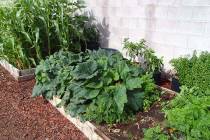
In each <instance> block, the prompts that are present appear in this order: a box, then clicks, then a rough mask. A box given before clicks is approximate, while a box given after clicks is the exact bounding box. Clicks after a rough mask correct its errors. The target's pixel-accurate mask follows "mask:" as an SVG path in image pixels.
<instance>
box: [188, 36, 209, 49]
mask: <svg viewBox="0 0 210 140" xmlns="http://www.w3.org/2000/svg"><path fill="white" fill-rule="evenodd" d="M188 48H190V49H195V50H203V51H210V37H203V36H191V37H189V39H188Z"/></svg>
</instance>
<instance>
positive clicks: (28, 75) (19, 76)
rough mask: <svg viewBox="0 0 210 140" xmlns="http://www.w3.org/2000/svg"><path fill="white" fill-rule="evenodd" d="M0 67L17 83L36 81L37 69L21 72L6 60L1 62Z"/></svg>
mask: <svg viewBox="0 0 210 140" xmlns="http://www.w3.org/2000/svg"><path fill="white" fill-rule="evenodd" d="M0 65H1V66H2V67H4V68H5V69H6V70H7V71H8V72H9V73H10V74H11V75H12V76H13V77H14V78H15V79H16V80H17V81H27V80H31V79H34V77H35V75H34V73H35V68H32V69H25V70H19V69H17V68H15V67H14V66H13V65H11V64H10V63H8V62H7V61H6V60H0Z"/></svg>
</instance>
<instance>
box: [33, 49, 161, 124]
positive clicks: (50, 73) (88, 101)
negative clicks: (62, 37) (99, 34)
mask: <svg viewBox="0 0 210 140" xmlns="http://www.w3.org/2000/svg"><path fill="white" fill-rule="evenodd" d="M39 95H42V96H43V97H45V98H47V99H52V98H53V96H58V97H59V98H60V99H62V102H61V104H60V105H62V106H64V107H65V111H66V112H67V113H69V114H70V115H71V116H72V117H76V116H78V117H80V119H81V120H94V121H96V122H99V123H100V122H107V123H115V122H121V121H123V120H126V119H128V118H129V117H130V116H132V115H133V114H134V113H136V112H138V111H142V110H143V109H144V108H147V107H148V106H149V104H146V105H145V104H144V100H149V99H150V97H152V98H151V100H152V101H153V102H154V100H155V99H157V98H154V97H153V96H155V97H158V96H159V92H157V91H156V90H155V85H154V83H153V80H152V78H151V75H149V74H145V72H144V71H143V70H142V69H141V68H140V67H139V66H136V65H134V64H132V63H131V62H130V61H128V60H126V59H124V58H123V56H122V55H121V54H120V53H118V52H109V51H106V50H101V49H99V50H98V51H87V52H85V53H78V54H74V53H70V52H64V51H60V52H59V53H55V54H54V55H52V56H50V57H49V58H48V59H46V60H45V61H41V63H40V65H39V66H37V68H36V85H35V87H34V90H33V96H39ZM151 103H152V102H151Z"/></svg>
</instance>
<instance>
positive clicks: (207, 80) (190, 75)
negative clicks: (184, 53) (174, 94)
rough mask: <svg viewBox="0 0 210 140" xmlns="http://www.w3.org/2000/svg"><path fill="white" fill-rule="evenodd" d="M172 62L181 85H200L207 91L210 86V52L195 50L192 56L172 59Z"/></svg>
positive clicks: (202, 89) (201, 88)
mask: <svg viewBox="0 0 210 140" xmlns="http://www.w3.org/2000/svg"><path fill="white" fill-rule="evenodd" d="M171 64H172V66H173V67H174V69H175V70H176V72H177V75H178V78H179V81H180V83H181V85H186V86H187V87H189V88H190V87H194V86H195V87H199V88H200V90H201V91H203V92H205V91H206V90H208V89H209V88H210V53H208V52H201V54H200V55H197V53H196V52H194V54H193V56H192V57H180V58H177V59H173V60H171Z"/></svg>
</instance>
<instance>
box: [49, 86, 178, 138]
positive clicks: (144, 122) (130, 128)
mask: <svg viewBox="0 0 210 140" xmlns="http://www.w3.org/2000/svg"><path fill="white" fill-rule="evenodd" d="M157 88H158V89H159V90H161V91H163V92H164V93H163V95H162V96H161V98H160V100H159V101H157V102H155V103H154V104H153V105H152V106H151V108H150V109H148V110H147V111H145V112H139V113H138V114H137V115H136V116H134V118H135V119H134V120H133V121H129V122H125V123H120V124H113V125H107V124H100V125H99V124H96V123H94V122H89V121H86V122H81V121H80V119H77V118H73V117H71V116H70V115H67V114H66V113H65V111H64V108H63V107H60V108H57V107H56V106H57V105H58V104H59V103H60V102H61V100H60V99H59V98H57V97H53V100H49V102H50V103H51V104H52V105H53V106H54V107H56V108H57V110H58V111H59V112H60V113H61V114H62V115H63V116H65V117H66V118H67V119H68V120H69V121H70V122H71V123H73V124H74V125H75V126H76V127H77V128H78V129H79V130H80V131H81V132H83V133H84V134H85V135H86V136H87V138H88V139H90V140H128V139H133V140H137V139H141V138H143V136H144V133H143V131H144V129H147V128H150V127H153V126H155V124H157V123H160V124H161V123H164V113H162V112H161V108H162V107H161V103H162V102H165V101H169V100H171V99H173V97H174V96H175V94H176V93H175V92H174V91H171V90H169V89H167V88H164V87H159V86H157Z"/></svg>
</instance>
